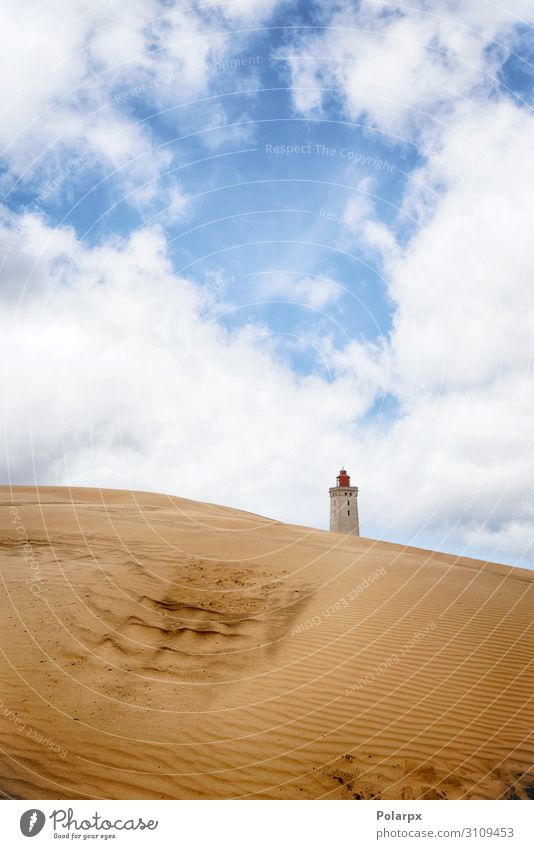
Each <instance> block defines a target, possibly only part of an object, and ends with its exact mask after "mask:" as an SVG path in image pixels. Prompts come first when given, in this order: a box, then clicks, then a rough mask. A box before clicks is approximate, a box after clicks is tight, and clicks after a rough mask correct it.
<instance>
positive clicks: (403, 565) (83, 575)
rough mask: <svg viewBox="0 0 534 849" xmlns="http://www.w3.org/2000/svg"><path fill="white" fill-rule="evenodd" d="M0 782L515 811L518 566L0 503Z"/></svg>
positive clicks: (522, 695)
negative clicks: (473, 804)
mask: <svg viewBox="0 0 534 849" xmlns="http://www.w3.org/2000/svg"><path fill="white" fill-rule="evenodd" d="M0 538H1V539H0V565H1V574H2V581H3V587H2V617H1V623H2V624H1V628H2V634H1V640H0V648H1V649H2V654H1V657H0V662H1V679H2V687H1V693H0V746H1V749H2V765H1V778H0V791H1V792H2V793H3V795H4V796H5V797H15V798H85V797H91V798H247V797H254V798H269V799H272V798H277V799H279V798H326V799H330V798H343V799H368V798H375V799H378V798H382V799H399V798H400V799H415V798H432V799H437V798H439V799H453V798H462V799H466V798H471V799H497V798H521V799H524V798H534V775H533V767H532V765H533V762H534V758H533V754H534V742H533V738H532V727H533V723H532V714H533V712H532V695H533V673H532V647H533V633H532V630H533V629H532V623H533V609H534V594H533V582H534V574H533V573H530V572H528V571H526V570H522V569H512V568H510V567H506V566H499V565H495V564H485V563H481V562H478V561H474V560H468V559H465V558H455V557H453V556H452V555H446V554H436V553H432V552H427V551H422V550H418V549H412V548H402V547H401V546H396V545H391V544H387V543H382V542H375V541H373V540H369V539H364V538H352V539H346V538H344V537H342V536H338V535H334V534H329V533H325V532H323V531H316V530H312V529H309V528H304V527H297V526H291V525H284V524H281V523H278V522H274V521H272V520H269V519H264V518H262V517H259V516H255V515H252V514H249V513H243V512H240V511H237V510H232V509H229V508H225V507H219V506H214V505H209V504H201V503H197V502H192V501H187V500H185V499H180V498H171V497H166V496H160V495H153V494H147V493H129V492H118V491H110V490H103V491H98V490H90V489H71V490H68V489H61V488H41V489H39V490H36V489H34V488H29V487H18V488H14V489H13V490H11V489H9V488H7V487H3V488H1V489H0Z"/></svg>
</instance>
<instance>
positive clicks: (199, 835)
mask: <svg viewBox="0 0 534 849" xmlns="http://www.w3.org/2000/svg"><path fill="white" fill-rule="evenodd" d="M2 809H3V813H4V816H3V829H2V832H3V835H2V836H3V840H2V843H3V845H4V846H9V847H13V846H26V847H27V846H28V845H29V844H28V841H29V840H30V839H32V838H35V841H36V842H35V844H30V845H34V846H35V849H37V847H44V846H52V845H54V846H60V845H63V844H65V843H66V842H67V841H70V844H72V843H73V842H74V843H78V844H79V845H82V844H83V845H86V846H87V845H88V844H90V845H99V846H102V845H103V843H106V844H107V845H112V846H121V847H127V846H146V847H152V846H154V847H155V846H158V847H159V846H164V847H173V849H175V847H176V849H178V847H182V846H187V847H192V849H251V847H253V849H273V847H276V849H285V847H305V849H327V847H328V849H331V848H332V849H352V848H353V847H354V849H367V847H371V846H373V847H375V846H376V847H398V849H402V847H410V849H418V847H419V849H430V847H433V849H445V847H450V846H453V845H454V846H455V847H462V846H465V847H476V846H487V847H492V849H493V847H502V849H512V847H513V849H532V847H533V846H534V828H533V824H532V823H533V818H532V811H533V809H532V808H531V807H530V806H529V804H528V803H527V802H521V801H499V802H486V801H479V802H478V801H465V802H457V801H447V802H441V801H424V802H419V801H416V802H376V801H357V802H353V803H350V802H347V801H319V802H313V801H300V800H299V801H294V802H289V801H283V802H275V801H265V802H263V801H235V802H234V801H116V802H115V801H72V802H69V801H64V800H62V801H53V800H52V801H50V800H48V801H35V802H34V801H18V800H17V801H6V802H4V803H3V806H2Z"/></svg>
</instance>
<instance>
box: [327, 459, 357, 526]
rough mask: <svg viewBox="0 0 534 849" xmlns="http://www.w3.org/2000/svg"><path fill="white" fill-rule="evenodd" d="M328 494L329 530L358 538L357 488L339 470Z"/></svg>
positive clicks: (344, 471) (344, 472) (343, 470)
mask: <svg viewBox="0 0 534 849" xmlns="http://www.w3.org/2000/svg"><path fill="white" fill-rule="evenodd" d="M328 491H329V493H330V530H331V531H334V533H336V534H356V536H360V522H359V519H358V487H357V486H351V485H350V476H349V475H348V474H347V472H346V470H345V469H341V470H340V472H339V475H338V476H337V479H336V485H335V486H331V487H330V489H329V490H328Z"/></svg>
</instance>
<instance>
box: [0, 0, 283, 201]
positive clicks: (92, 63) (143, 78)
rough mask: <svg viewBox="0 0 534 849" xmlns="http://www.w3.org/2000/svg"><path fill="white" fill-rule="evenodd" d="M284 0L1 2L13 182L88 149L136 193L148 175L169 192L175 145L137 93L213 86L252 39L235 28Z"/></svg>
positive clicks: (133, 196)
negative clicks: (149, 118)
mask: <svg viewBox="0 0 534 849" xmlns="http://www.w3.org/2000/svg"><path fill="white" fill-rule="evenodd" d="M280 1H281V0H258V2H256V3H254V4H252V7H253V8H251V4H244V3H240V2H230V3H229V4H218V5H217V4H216V5H215V6H213V7H209V6H207V7H202V8H201V7H199V8H198V9H195V8H194V7H193V8H192V7H191V4H190V3H188V2H185V0H175V2H171V3H167V2H162V1H161V0H132V2H130V3H128V4H126V5H124V4H122V5H121V4H117V3H109V2H107V0H96V2H95V0H72V3H69V4H65V3H64V2H62V0H51V2H49V3H46V4H43V3H41V2H40V0H29V2H28V3H26V4H25V6H24V7H21V6H20V4H18V3H16V2H14V0H8V1H7V2H6V3H3V4H2V10H1V11H0V47H1V51H2V60H3V61H2V67H1V69H0V86H1V87H2V90H3V92H5V93H6V96H5V98H3V104H2V111H1V113H0V148H1V155H2V158H3V161H4V165H5V166H7V169H8V170H7V173H4V175H3V178H2V182H3V186H4V188H5V189H6V190H8V191H12V190H13V189H14V187H16V186H20V185H23V186H26V187H29V188H34V189H36V190H37V191H38V190H39V188H40V186H41V185H42V183H43V182H46V181H50V180H51V179H54V176H55V175H56V174H57V172H58V171H59V170H60V168H61V164H62V161H63V160H64V158H65V156H68V155H70V156H74V155H80V154H83V155H84V156H85V158H86V160H87V162H86V164H88V165H92V166H93V167H95V168H97V169H100V170H101V171H103V172H104V174H110V175H111V176H114V177H115V178H116V179H118V180H119V182H120V183H122V187H123V189H124V191H125V192H126V193H129V194H128V197H129V199H130V201H131V202H132V203H135V204H139V205H141V206H142V203H143V200H144V199H145V198H146V197H147V196H148V190H147V189H146V188H145V189H144V191H132V190H133V189H135V190H137V189H138V187H139V186H140V185H141V184H143V185H144V186H145V187H146V185H147V183H148V182H149V181H151V182H152V185H153V188H152V194H153V195H155V194H158V193H161V192H162V191H165V190H166V187H167V185H168V184H169V182H172V180H171V179H170V178H169V177H166V179H165V180H162V179H161V178H162V175H164V174H165V172H166V170H167V169H168V167H169V165H170V162H171V155H170V154H169V152H168V151H167V150H164V149H161V148H157V147H155V146H154V144H153V141H152V138H151V135H150V132H149V130H148V128H147V126H146V125H145V124H144V123H143V122H140V121H139V120H138V116H137V115H136V114H135V111H133V110H135V108H136V106H138V105H139V103H140V102H148V103H151V104H153V106H154V109H155V110H158V109H160V108H165V107H167V106H168V105H169V103H172V105H176V103H177V101H178V102H183V103H185V102H187V101H188V100H192V101H194V100H195V99H196V98H200V97H201V96H203V95H205V94H206V93H208V92H210V90H211V87H212V86H213V85H214V83H215V81H216V78H217V74H215V75H214V73H213V69H214V68H217V69H218V74H219V76H220V73H221V69H222V70H224V69H228V68H229V67H230V66H229V65H228V63H226V64H225V59H228V56H229V55H230V54H231V51H232V50H236V49H237V50H239V49H240V47H242V46H243V45H244V44H245V43H246V35H245V34H244V33H243V34H240V33H237V34H235V33H234V30H235V29H236V28H238V27H239V26H241V25H243V24H249V23H250V20H251V14H252V13H254V14H255V15H260V14H261V16H262V19H264V18H265V17H267V16H268V15H269V14H271V13H272V12H273V10H274V9H275V8H276V6H277V5H278V3H279V2H280ZM258 22H259V19H258ZM218 108H219V111H221V109H222V107H218ZM176 191H179V186H178V185H176V184H175V185H174V186H173V187H172V192H176ZM149 200H152V197H149Z"/></svg>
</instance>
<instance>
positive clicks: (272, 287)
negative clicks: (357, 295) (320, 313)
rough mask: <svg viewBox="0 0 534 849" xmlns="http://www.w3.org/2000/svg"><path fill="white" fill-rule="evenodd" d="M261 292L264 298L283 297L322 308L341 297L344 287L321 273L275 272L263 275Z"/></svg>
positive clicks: (318, 308) (313, 307)
mask: <svg viewBox="0 0 534 849" xmlns="http://www.w3.org/2000/svg"><path fill="white" fill-rule="evenodd" d="M259 294H260V295H261V297H264V298H282V299H283V300H284V301H286V300H287V301H291V302H293V303H299V304H304V305H305V306H307V307H310V308H311V309H314V310H322V309H323V308H325V307H327V306H328V305H330V304H333V303H335V302H336V301H338V300H339V299H340V297H341V296H342V294H343V287H342V286H341V285H340V284H339V283H338V282H337V281H335V280H332V279H331V278H329V277H324V276H321V275H319V274H314V275H302V274H289V273H279V272H273V273H268V274H265V275H263V276H262V279H261V282H260V287H259Z"/></svg>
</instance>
